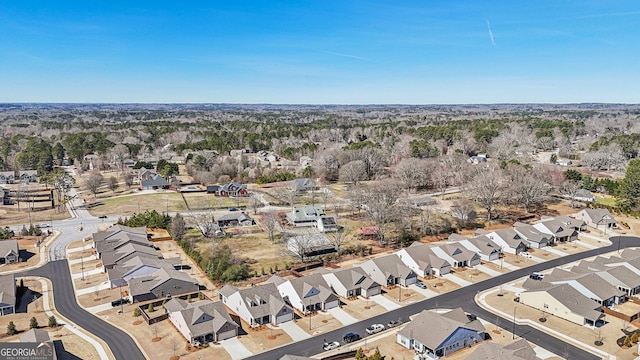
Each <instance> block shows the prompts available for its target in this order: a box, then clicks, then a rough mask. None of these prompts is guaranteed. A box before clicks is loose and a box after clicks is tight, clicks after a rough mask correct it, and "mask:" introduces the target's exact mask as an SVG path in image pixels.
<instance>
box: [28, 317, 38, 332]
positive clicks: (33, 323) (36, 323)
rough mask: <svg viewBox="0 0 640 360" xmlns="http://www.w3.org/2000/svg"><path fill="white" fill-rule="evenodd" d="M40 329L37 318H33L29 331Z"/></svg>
mask: <svg viewBox="0 0 640 360" xmlns="http://www.w3.org/2000/svg"><path fill="white" fill-rule="evenodd" d="M37 328H38V319H36V317H35V316H34V317H32V318H31V320H29V329H37Z"/></svg>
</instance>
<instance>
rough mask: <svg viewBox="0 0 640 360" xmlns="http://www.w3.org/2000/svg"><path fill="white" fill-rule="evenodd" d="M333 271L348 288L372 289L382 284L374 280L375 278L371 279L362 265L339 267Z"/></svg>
mask: <svg viewBox="0 0 640 360" xmlns="http://www.w3.org/2000/svg"><path fill="white" fill-rule="evenodd" d="M332 273H333V274H334V275H335V277H336V279H338V281H340V282H341V283H342V284H344V286H345V288H347V289H354V288H357V287H359V288H362V289H371V288H374V287H377V286H380V284H378V283H377V282H375V281H373V279H371V278H370V277H369V275H367V273H365V272H364V270H362V268H360V267H352V268H346V269H338V270H335V271H332Z"/></svg>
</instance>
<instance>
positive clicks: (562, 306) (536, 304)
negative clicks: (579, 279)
mask: <svg viewBox="0 0 640 360" xmlns="http://www.w3.org/2000/svg"><path fill="white" fill-rule="evenodd" d="M519 301H520V303H521V304H524V305H527V306H531V307H532V308H534V309H537V310H540V311H544V312H545V313H547V314H550V315H554V316H556V317H559V318H561V319H565V320H567V321H571V322H573V323H576V324H578V325H588V326H595V325H596V324H598V322H599V321H601V320H602V318H603V317H604V313H602V312H601V311H600V308H601V305H599V304H598V303H597V302H595V301H593V300H591V299H590V298H588V297H586V296H585V295H582V293H580V292H579V291H578V290H576V289H575V288H574V287H573V286H571V285H569V284H560V285H553V284H551V285H550V287H549V288H546V289H544V288H543V289H538V290H528V291H524V292H522V293H520V296H519Z"/></svg>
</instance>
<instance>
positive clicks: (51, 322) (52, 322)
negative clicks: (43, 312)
mask: <svg viewBox="0 0 640 360" xmlns="http://www.w3.org/2000/svg"><path fill="white" fill-rule="evenodd" d="M56 326H58V321H57V320H56V317H55V316H53V315H51V316H49V327H50V328H54V327H56Z"/></svg>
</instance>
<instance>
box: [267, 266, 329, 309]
mask: <svg viewBox="0 0 640 360" xmlns="http://www.w3.org/2000/svg"><path fill="white" fill-rule="evenodd" d="M266 283H273V284H275V285H276V287H278V291H279V292H280V296H282V298H283V299H284V300H285V301H286V302H287V303H288V304H289V305H291V306H292V307H293V308H295V309H298V311H300V312H301V313H303V314H304V315H306V314H308V313H310V312H316V311H320V310H328V309H331V308H334V307H336V306H338V305H340V299H339V298H338V296H337V295H336V294H334V293H333V291H331V288H330V287H329V284H327V282H326V281H325V279H324V277H323V276H322V275H321V274H311V275H306V276H303V277H299V278H295V279H291V280H285V279H283V278H281V277H279V276H277V275H274V276H272V277H271V278H269V280H267V281H266Z"/></svg>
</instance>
